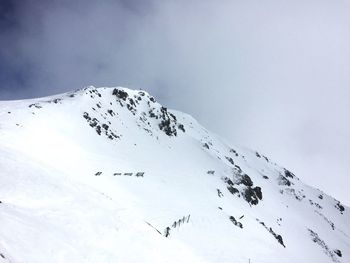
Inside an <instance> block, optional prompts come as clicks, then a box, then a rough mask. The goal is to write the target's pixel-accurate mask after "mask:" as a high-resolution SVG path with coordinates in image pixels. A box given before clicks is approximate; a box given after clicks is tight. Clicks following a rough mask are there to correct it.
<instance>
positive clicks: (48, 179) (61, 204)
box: [0, 86, 350, 262]
mask: <svg viewBox="0 0 350 263" xmlns="http://www.w3.org/2000/svg"><path fill="white" fill-rule="evenodd" d="M0 108H1V112H0V164H1V166H2V167H5V168H4V169H3V170H2V171H1V173H0V179H1V189H0V193H2V194H1V195H0V201H1V202H2V203H1V204H0V224H1V225H2V226H5V228H4V229H2V230H0V253H1V255H2V256H1V255H0V256H1V257H0V262H47V260H48V259H50V261H51V262H65V261H71V262H96V261H99V262H116V261H124V262H136V261H138V262H140V261H141V262H157V261H159V262H179V261H180V262H232V261H235V262H248V260H251V262H310V261H311V260H312V261H317V262H347V260H348V259H349V257H350V226H349V223H348V222H350V214H349V208H348V207H346V206H344V205H343V204H341V203H340V202H339V201H338V200H335V199H334V198H332V197H330V196H328V195H326V194H325V193H323V192H322V191H320V190H317V189H314V188H312V187H310V186H307V185H305V184H303V183H302V182H301V181H300V180H299V179H298V178H297V177H296V176H295V175H294V174H293V173H292V172H291V171H289V170H287V169H285V168H283V167H280V166H278V165H277V164H275V163H274V162H273V161H271V160H270V158H268V157H266V156H264V155H262V154H261V153H258V152H256V151H252V150H247V149H244V148H240V147H237V146H234V147H232V146H229V145H227V144H226V143H224V142H223V140H221V139H220V137H219V136H217V135H215V134H213V133H211V132H210V131H208V130H206V129H205V128H204V127H202V126H201V125H200V124H198V122H197V121H196V120H195V119H193V118H192V117H191V116H189V115H188V114H184V113H182V112H179V111H175V110H169V109H167V108H166V107H164V106H162V105H161V104H159V103H158V102H157V101H156V100H155V98H154V97H152V96H151V95H149V94H148V93H147V92H145V91H142V90H138V91H133V90H130V89H127V88H121V87H113V88H104V87H102V88H95V87H92V86H90V87H86V88H83V89H80V90H77V91H75V92H68V93H65V94H60V95H54V96H49V97H45V98H39V99H30V100H22V101H6V102H5V101H2V102H0ZM92 197H93V198H92ZM1 215H2V216H1ZM1 218H2V219H1ZM11 227H12V228H13V227H14V228H15V229H16V232H15V233H12V232H11V231H10V228H11ZM14 234H17V236H20V237H16V235H14ZM37 237H40V238H37ZM97 240H98V241H97ZM49 241H52V242H49ZM38 242H39V248H40V250H39V249H38V248H36V246H37V244H36V245H35V246H34V245H33V244H34V243H38ZM42 250H45V251H47V252H42ZM40 251H41V252H40ZM136 252H137V253H136Z"/></svg>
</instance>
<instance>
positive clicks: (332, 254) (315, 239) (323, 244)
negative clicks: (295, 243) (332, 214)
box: [308, 229, 341, 262]
mask: <svg viewBox="0 0 350 263" xmlns="http://www.w3.org/2000/svg"><path fill="white" fill-rule="evenodd" d="M308 231H309V233H310V235H311V237H312V241H313V242H315V243H316V244H318V245H319V246H320V247H321V248H322V249H323V252H324V253H325V254H326V255H327V256H329V257H330V258H331V259H332V260H333V261H334V262H339V260H338V259H337V258H336V255H338V254H337V253H336V252H335V251H332V250H331V249H330V248H329V247H328V245H327V244H326V242H324V241H323V240H322V239H321V238H320V237H319V235H318V234H317V233H316V232H314V231H312V230H311V229H308ZM340 254H341V252H340Z"/></svg>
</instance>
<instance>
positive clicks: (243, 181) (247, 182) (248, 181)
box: [238, 174, 253, 186]
mask: <svg viewBox="0 0 350 263" xmlns="http://www.w3.org/2000/svg"><path fill="white" fill-rule="evenodd" d="M238 184H244V185H245V186H253V181H252V179H250V177H249V176H248V175H247V174H244V175H242V177H241V178H240V180H239V181H238Z"/></svg>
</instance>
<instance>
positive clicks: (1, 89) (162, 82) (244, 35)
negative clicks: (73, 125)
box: [0, 0, 350, 205]
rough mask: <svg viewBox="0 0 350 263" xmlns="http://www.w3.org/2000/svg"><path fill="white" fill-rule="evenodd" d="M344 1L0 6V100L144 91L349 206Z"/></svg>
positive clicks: (28, 1) (14, 1) (163, 0)
mask: <svg viewBox="0 0 350 263" xmlns="http://www.w3.org/2000/svg"><path fill="white" fill-rule="evenodd" d="M349 14H350V0H337V1H334V0H250V1H247V0H231V1H229V0H222V1H214V0H177V1H175V0H119V1H118V0H114V1H112V0H103V1H97V0H95V1H93V0H74V1H72V0H51V1H44V0H1V1H0V100H5V99H22V98H29V97H38V96H44V95H49V94H53V93H61V92H64V91H68V90H75V89H78V88H81V87H82V86H86V85H95V86H127V87H130V88H137V89H145V90H148V91H149V92H150V93H152V94H153V95H154V96H155V97H157V99H158V101H160V102H161V103H162V104H164V105H166V106H169V107H171V108H175V109H178V110H181V111H184V112H187V113H190V114H191V115H193V116H194V117H195V118H197V119H198V120H199V121H200V122H201V123H202V124H203V125H205V126H206V127H207V128H209V129H210V130H212V131H215V132H216V133H218V134H220V135H222V136H223V137H225V138H226V139H227V140H228V141H230V142H233V143H236V144H240V145H245V146H247V147H250V148H252V149H257V150H258V151H260V152H262V153H263V154H265V155H267V156H269V157H270V158H272V159H274V160H275V161H276V162H278V163H280V164H281V165H283V166H286V167H287V168H289V169H290V170H292V171H294V172H295V173H296V174H297V175H298V176H299V177H300V178H302V179H303V180H304V181H305V182H307V183H309V184H312V185H314V186H316V187H318V188H320V189H322V190H324V191H326V192H328V193H330V194H331V195H333V196H335V197H336V198H338V199H340V200H342V201H343V202H344V203H346V204H347V205H350V194H349V191H348V188H349V186H350V172H349V171H350V15H349Z"/></svg>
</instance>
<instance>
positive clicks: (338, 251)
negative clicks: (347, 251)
mask: <svg viewBox="0 0 350 263" xmlns="http://www.w3.org/2000/svg"><path fill="white" fill-rule="evenodd" d="M334 253H335V254H336V255H337V256H338V257H342V253H341V251H340V250H339V249H335V250H334Z"/></svg>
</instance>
